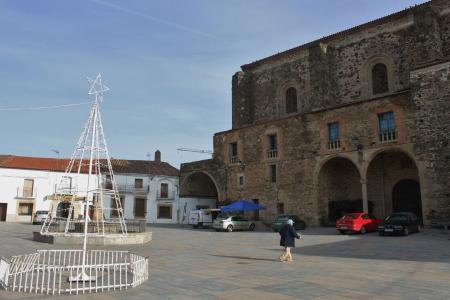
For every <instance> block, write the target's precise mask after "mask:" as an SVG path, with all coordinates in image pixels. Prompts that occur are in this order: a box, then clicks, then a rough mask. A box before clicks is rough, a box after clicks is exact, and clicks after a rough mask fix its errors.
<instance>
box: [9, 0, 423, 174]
mask: <svg viewBox="0 0 450 300" xmlns="http://www.w3.org/2000/svg"><path fill="white" fill-rule="evenodd" d="M423 2H425V1H412V0H409V1H408V0H396V1H392V0H377V1H373V0H339V1H338V0H335V1H332V0H302V1H299V0H284V1H281V0H280V1H275V0H270V1H269V0H226V1H223V0H154V1H145V0H127V1H118V0H79V1H69V0H40V1H32V0H28V1H26V0H9V1H6V0H0V36H1V42H0V128H2V129H1V130H0V140H1V144H0V145H1V146H0V154H15V155H27V156H43V157H56V154H55V153H53V152H52V150H51V149H57V150H59V151H60V152H61V157H69V156H70V154H71V153H72V151H73V147H74V145H75V143H76V142H77V140H78V137H79V134H80V133H81V130H82V127H83V125H84V122H85V120H86V118H87V117H88V114H89V105H88V104H84V105H79V106H72V107H66V108H57V109H42V110H14V111H11V110H7V109H9V108H17V107H19V108H30V107H40V106H54V105H64V104H71V103H80V102H86V101H87V100H89V98H88V95H87V91H88V86H87V82H86V80H85V77H86V76H89V77H95V75H96V74H97V73H99V72H101V73H102V75H103V80H104V82H105V83H106V84H107V85H108V86H109V87H110V88H111V91H109V92H108V93H107V94H105V101H104V103H103V106H102V113H103V123H104V124H103V125H104V128H105V134H106V138H107V142H108V146H109V149H110V155H111V156H113V157H116V158H125V159H147V153H148V152H150V153H151V158H152V159H153V153H154V151H155V150H156V149H159V150H161V152H162V159H163V160H164V161H168V162H169V163H171V164H172V165H174V166H175V167H179V164H180V163H183V162H188V161H193V160H200V159H206V158H208V155H205V154H198V153H189V152H178V151H177V150H176V149H177V148H178V147H186V148H196V149H209V150H211V149H212V139H213V134H214V133H215V132H218V131H224V130H228V129H230V128H231V77H232V75H233V74H234V73H235V72H236V71H239V69H240V66H241V65H243V64H246V63H249V62H252V61H254V60H257V59H261V58H264V57H266V56H269V55H271V54H274V53H277V52H281V51H284V50H287V49H289V48H292V47H295V46H298V45H300V44H303V43H306V42H309V41H312V40H314V39H318V38H321V37H323V36H326V35H329V34H332V33H334V32H337V31H340V30H344V29H347V28H349V27H353V26H355V25H359V24H361V23H364V22H367V21H370V20H373V19H376V18H379V17H382V16H385V15H387V14H390V13H393V12H396V11H399V10H402V9H404V8H407V7H409V6H412V5H415V4H419V3H423Z"/></svg>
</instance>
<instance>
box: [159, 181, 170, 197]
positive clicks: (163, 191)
mask: <svg viewBox="0 0 450 300" xmlns="http://www.w3.org/2000/svg"><path fill="white" fill-rule="evenodd" d="M160 196H161V198H169V185H168V184H167V183H161V193H160Z"/></svg>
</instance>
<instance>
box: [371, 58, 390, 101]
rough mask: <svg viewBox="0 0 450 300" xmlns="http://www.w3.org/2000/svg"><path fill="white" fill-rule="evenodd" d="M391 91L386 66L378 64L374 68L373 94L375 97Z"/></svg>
mask: <svg viewBox="0 0 450 300" xmlns="http://www.w3.org/2000/svg"><path fill="white" fill-rule="evenodd" d="M388 91H389V84H388V73H387V67H386V65H385V64H381V63H379V64H376V65H375V66H373V68H372V93H373V94H374V95H377V94H382V93H387V92H388Z"/></svg>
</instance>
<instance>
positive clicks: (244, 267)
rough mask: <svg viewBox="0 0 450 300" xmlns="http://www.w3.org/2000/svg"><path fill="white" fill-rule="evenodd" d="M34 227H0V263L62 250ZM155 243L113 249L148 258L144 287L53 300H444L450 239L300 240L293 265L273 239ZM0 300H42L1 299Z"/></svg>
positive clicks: (321, 231)
mask: <svg viewBox="0 0 450 300" xmlns="http://www.w3.org/2000/svg"><path fill="white" fill-rule="evenodd" d="M38 229H39V227H38V226H32V225H20V224H11V223H0V241H1V242H0V255H2V256H5V257H9V256H11V255H15V254H25V253H31V252H33V251H34V250H35V249H51V248H60V249H61V248H62V247H57V246H56V247H55V246H53V245H48V244H41V243H36V242H33V241H32V234H31V231H32V230H38ZM149 230H152V231H153V241H152V242H151V243H150V244H147V245H144V246H132V247H131V246H130V247H128V248H127V247H116V248H114V249H118V250H124V249H127V250H131V251H134V252H136V253H139V254H142V255H145V256H148V257H149V259H150V279H149V281H148V282H146V283H144V284H143V285H141V286H139V287H138V288H135V289H130V290H127V291H120V292H112V293H102V294H89V295H81V296H65V297H61V296H59V297H51V298H52V299H96V300H109V299H127V300H134V299H136V300H137V299H152V300H157V299H252V298H254V299H258V300H263V299H363V298H370V299H421V300H422V299H433V300H435V299H445V300H448V299H450V234H445V233H443V232H440V231H437V230H428V231H425V232H422V233H420V234H411V235H410V236H407V237H380V236H378V235H377V234H376V233H371V234H366V235H356V234H355V235H339V234H336V232H335V231H334V229H332V228H311V229H307V230H306V231H305V232H304V239H303V240H300V241H299V242H300V243H299V244H298V246H299V247H297V248H296V249H295V250H294V251H293V255H294V262H292V263H280V262H278V261H277V257H278V256H279V255H280V247H278V243H279V239H278V234H276V233H272V232H269V231H266V232H263V231H259V232H233V233H222V232H215V231H212V230H207V229H201V230H194V229H191V228H180V227H160V226H151V227H149ZM0 299H47V297H46V296H40V295H39V296H36V295H34V294H23V293H11V292H5V291H0Z"/></svg>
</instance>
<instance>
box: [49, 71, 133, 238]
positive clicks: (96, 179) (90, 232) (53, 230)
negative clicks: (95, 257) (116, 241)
mask: <svg viewBox="0 0 450 300" xmlns="http://www.w3.org/2000/svg"><path fill="white" fill-rule="evenodd" d="M88 81H89V85H90V87H89V93H88V94H89V95H93V96H94V101H93V104H92V108H91V112H90V114H89V118H88V120H87V122H86V124H85V126H84V128H83V131H82V133H81V136H80V138H79V140H78V143H77V144H76V146H75V150H74V152H73V154H72V157H71V159H70V161H69V163H68V166H67V168H66V171H65V175H64V176H63V177H62V180H61V182H60V183H59V185H58V188H57V191H56V193H55V194H54V195H53V197H52V200H54V202H53V203H52V208H51V209H50V211H49V215H48V216H47V219H46V220H45V222H44V224H43V225H42V228H41V234H43V235H57V234H65V235H85V236H103V235H105V234H122V235H126V234H127V227H126V224H125V220H124V215H123V208H122V205H121V202H120V197H119V193H118V191H117V184H116V182H115V180H114V172H113V169H112V164H111V160H110V157H109V152H108V147H107V145H106V140H105V134H104V132H103V125H102V117H101V113H100V104H101V103H102V102H103V93H104V92H106V91H108V90H109V88H108V87H107V86H106V85H104V84H103V82H102V77H101V75H100V74H98V75H97V77H96V78H95V79H90V78H88ZM86 173H87V182H82V180H81V177H82V176H84V178H85V177H86ZM69 179H70V183H69V184H68V182H67V181H68V180H69ZM73 179H74V182H75V185H74V186H73V185H72V183H73ZM106 197H109V199H110V201H112V205H111V207H112V208H111V210H112V211H111V214H110V215H111V216H112V217H110V218H109V220H108V221H106V220H105V214H104V212H105V208H104V200H105V198H106ZM55 202H56V205H58V206H57V207H58V208H57V209H56V210H55ZM61 203H63V204H67V205H64V206H62V207H60V204H61ZM80 203H83V204H84V207H83V206H82V205H78V213H79V214H78V217H76V216H75V209H76V208H77V204H80ZM81 208H82V209H83V210H84V213H82V211H81ZM82 218H83V219H84V220H82ZM86 224H88V225H87V226H86Z"/></svg>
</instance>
